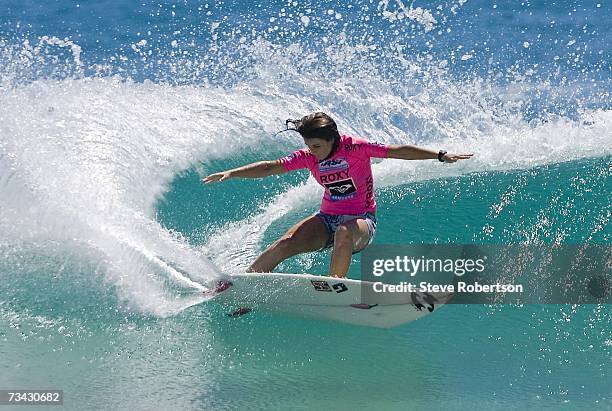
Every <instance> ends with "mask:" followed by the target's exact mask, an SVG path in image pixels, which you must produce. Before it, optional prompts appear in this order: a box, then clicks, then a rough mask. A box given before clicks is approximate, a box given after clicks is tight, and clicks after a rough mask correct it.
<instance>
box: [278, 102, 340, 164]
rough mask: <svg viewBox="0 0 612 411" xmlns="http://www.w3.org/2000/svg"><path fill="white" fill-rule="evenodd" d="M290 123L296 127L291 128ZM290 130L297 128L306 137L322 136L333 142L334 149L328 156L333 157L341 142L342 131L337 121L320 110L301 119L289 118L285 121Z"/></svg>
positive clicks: (323, 138)
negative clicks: (339, 129) (339, 130)
mask: <svg viewBox="0 0 612 411" xmlns="http://www.w3.org/2000/svg"><path fill="white" fill-rule="evenodd" d="M289 123H291V124H293V126H294V128H289ZM285 124H286V125H287V129H288V130H295V131H297V132H298V133H300V135H301V136H302V137H303V138H304V140H306V139H309V138H320V139H321V140H325V141H331V142H333V146H332V150H331V152H330V153H329V156H328V157H331V156H332V155H333V154H334V153H335V152H336V150H337V149H338V145H339V144H340V133H338V126H337V125H336V122H335V121H334V120H333V119H332V118H331V117H330V116H328V115H327V114H325V113H322V112H320V111H318V112H316V113H311V114H308V115H305V116H304V117H302V118H301V119H296V120H292V119H289V120H287V121H286V122H285Z"/></svg>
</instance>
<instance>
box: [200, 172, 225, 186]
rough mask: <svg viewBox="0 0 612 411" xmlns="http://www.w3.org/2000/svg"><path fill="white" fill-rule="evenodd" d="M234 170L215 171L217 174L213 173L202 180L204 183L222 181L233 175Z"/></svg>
mask: <svg viewBox="0 0 612 411" xmlns="http://www.w3.org/2000/svg"><path fill="white" fill-rule="evenodd" d="M231 174H232V172H231V171H222V172H221V173H215V174H211V175H209V176H208V177H204V178H203V179H202V182H203V183H204V184H208V183H214V182H219V183H220V182H222V181H225V180H227V179H228V178H231V177H232V175H231Z"/></svg>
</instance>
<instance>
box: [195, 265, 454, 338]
mask: <svg viewBox="0 0 612 411" xmlns="http://www.w3.org/2000/svg"><path fill="white" fill-rule="evenodd" d="M374 284H375V283H373V282H368V281H360V280H353V279H345V278H334V277H322V276H316V275H311V274H284V273H244V274H242V273H241V274H233V275H230V276H227V277H226V278H224V279H222V280H220V281H219V282H218V283H217V284H216V285H215V286H214V287H212V288H210V289H208V290H206V291H204V294H205V295H207V296H209V297H210V298H211V300H213V301H214V302H217V303H219V304H222V305H223V306H224V307H226V308H227V309H228V315H230V316H232V317H238V316H241V315H244V314H246V313H249V312H251V311H265V312H278V313H285V314H289V315H295V316H299V317H304V318H314V319H318V320H331V321H340V322H343V323H349V324H355V325H362V326H368V327H378V328H391V327H396V326H399V325H402V324H407V323H410V322H412V321H415V320H418V319H420V318H423V317H425V316H427V315H430V314H432V313H434V312H436V311H438V310H439V309H440V307H441V306H443V305H444V304H445V303H447V302H448V301H449V300H450V299H451V298H452V294H451V293H418V292H415V293H406V292H401V293H389V292H385V293H374V292H371V290H372V287H374ZM368 288H369V289H370V292H368Z"/></svg>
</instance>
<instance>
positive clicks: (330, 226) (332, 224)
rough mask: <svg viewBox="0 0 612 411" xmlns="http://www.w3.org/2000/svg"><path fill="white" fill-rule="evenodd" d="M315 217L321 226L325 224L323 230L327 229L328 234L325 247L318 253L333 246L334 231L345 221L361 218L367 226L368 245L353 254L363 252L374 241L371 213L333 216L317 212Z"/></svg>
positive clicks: (372, 214) (373, 219)
mask: <svg viewBox="0 0 612 411" xmlns="http://www.w3.org/2000/svg"><path fill="white" fill-rule="evenodd" d="M315 215H316V216H317V217H319V218H320V219H321V221H323V224H325V228H326V229H327V233H328V234H329V237H328V238H327V244H325V246H323V248H321V249H320V250H319V251H323V250H326V249H328V248H332V247H333V246H334V234H336V230H337V229H338V227H340V225H341V224H344V223H346V222H347V221H351V220H356V219H358V218H363V219H364V220H365V222H366V224H367V225H368V234H369V236H370V238H369V239H368V244H367V245H366V246H365V247H363V248H362V249H361V250H358V251H354V252H353V254H356V253H358V252H360V251H362V250H364V249H365V248H366V247H367V246H369V245H370V244H372V241H373V240H374V234H376V215H375V214H374V213H372V212H369V211H368V212H367V213H363V214H341V215H334V214H326V213H322V212H320V211H319V212H318V213H317V214H315Z"/></svg>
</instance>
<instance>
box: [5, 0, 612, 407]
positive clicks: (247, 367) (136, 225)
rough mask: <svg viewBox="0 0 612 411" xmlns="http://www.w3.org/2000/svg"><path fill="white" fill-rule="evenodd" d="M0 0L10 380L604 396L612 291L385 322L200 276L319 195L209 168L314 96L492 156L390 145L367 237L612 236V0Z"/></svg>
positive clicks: (541, 398)
mask: <svg viewBox="0 0 612 411" xmlns="http://www.w3.org/2000/svg"><path fill="white" fill-rule="evenodd" d="M0 9H2V10H4V12H3V13H2V15H0V370H1V371H0V389H4V388H7V389H8V388H22V389H23V388H30V389H35V388H55V389H63V390H64V394H65V400H64V408H65V409H70V410H82V409H91V408H93V409H151V408H159V409H207V410H208V409H243V408H247V407H248V408H254V409H313V408H325V409H332V410H336V409H339V410H344V409H346V410H349V409H351V410H352V409H369V408H380V409H397V410H400V409H401V410H404V409H419V410H421V409H423V410H439V409H449V410H465V409H469V410H497V409H504V410H506V409H551V410H552V409H554V410H556V409H569V410H591V409H612V397H611V395H610V392H611V390H610V368H611V364H612V362H611V355H610V354H611V349H612V329H611V327H610V324H611V323H612V321H611V316H612V311H611V310H610V306H609V305H605V304H601V305H583V306H571V305H525V306H522V307H515V306H485V305H450V306H446V307H444V308H443V309H442V310H440V311H438V312H437V313H436V314H435V315H431V316H428V317H426V318H424V319H422V320H419V321H416V322H414V323H410V324H407V325H405V326H402V327H398V328H395V329H390V330H379V329H371V328H365V327H358V326H351V325H346V324H340V323H334V322H324V321H313V320H305V319H299V318H292V317H288V316H283V315H272V314H266V313H258V312H254V313H252V314H249V315H245V316H243V317H240V318H237V319H230V318H228V317H227V316H226V313H225V311H224V309H222V308H221V307H220V306H218V305H216V304H214V303H207V302H205V301H204V298H203V297H202V296H201V295H200V293H199V291H200V289H201V288H202V286H203V285H205V284H209V283H211V282H213V281H214V280H215V279H216V278H217V277H218V276H219V275H220V273H222V272H234V271H241V270H244V269H245V268H246V267H247V266H248V265H249V264H250V263H251V262H252V260H253V259H254V258H255V257H256V256H257V255H258V254H259V253H260V252H261V251H262V250H263V249H264V248H265V247H266V246H267V245H268V244H270V243H271V242H272V241H274V240H275V239H276V238H277V237H278V236H279V235H281V234H282V233H284V232H285V230H287V229H288V228H289V227H290V226H291V225H293V224H294V223H295V222H296V221H298V220H299V219H301V218H304V217H306V216H308V215H311V214H313V213H314V212H315V211H316V210H317V207H318V205H319V200H320V197H321V194H322V193H321V189H320V188H319V187H318V186H317V185H316V184H315V183H314V182H313V181H312V180H311V179H309V178H308V176H307V174H306V173H305V172H295V173H290V174H285V175H281V176H273V177H269V178H266V179H259V180H230V181H227V182H225V183H223V184H215V185H206V186H204V185H202V184H201V183H200V179H201V178H202V177H203V176H205V175H207V174H209V173H212V172H216V171H219V170H222V169H226V168H230V167H236V166H239V165H242V164H245V163H248V162H253V161H258V160H262V159H275V158H278V157H280V156H282V155H285V154H286V153H288V152H291V151H293V150H295V149H297V148H300V147H301V146H302V141H300V139H299V136H296V135H292V134H291V133H283V134H281V135H279V136H276V137H273V133H274V132H276V131H278V130H279V129H281V128H282V126H283V124H284V120H285V119H286V118H290V117H293V118H294V117H296V116H299V115H303V114H305V113H308V112H311V111H314V110H324V111H327V112H329V113H330V114H332V115H333V116H334V118H336V120H337V121H338V123H339V126H340V129H341V130H343V131H344V132H347V133H349V134H355V135H359V136H363V137H369V138H371V139H373V140H378V141H384V142H387V143H393V144H408V143H409V144H418V145H422V146H426V147H430V148H433V149H439V148H445V149H447V150H449V151H457V152H463V151H467V152H474V153H475V156H474V158H473V159H472V160H470V161H465V162H461V163H457V164H453V165H450V164H440V163H438V162H436V161H415V162H408V161H400V160H384V161H376V162H375V164H374V165H373V170H374V176H375V182H376V196H377V203H378V212H377V217H378V229H377V234H376V239H375V243H376V244H409V243H465V244H508V243H523V244H533V245H542V244H581V243H594V244H608V245H609V244H610V242H611V234H612V232H611V230H610V213H611V208H610V193H611V192H612V183H611V182H610V174H611V173H612V168H611V164H612V131H611V130H612V128H611V126H612V114H611V111H610V109H611V107H610V101H612V100H611V99H610V91H611V84H612V83H611V82H610V78H611V77H610V74H611V72H612V68H611V66H610V61H612V60H611V58H610V55H611V48H610V44H612V42H611V41H610V39H611V35H612V34H611V32H610V29H609V24H608V21H609V16H610V6H609V4H607V3H605V2H600V3H598V2H592V3H591V2H579V3H576V2H556V3H554V4H552V3H551V4H547V3H540V2H537V3H529V2H523V3H521V4H513V3H507V4H506V3H504V4H501V3H500V4H490V3H487V2H482V1H473V2H472V1H469V2H463V1H459V2H454V1H448V2H437V3H436V2H427V3H425V2H422V3H420V2H414V3H412V6H409V5H403V6H400V3H399V2H391V1H389V2H381V3H380V4H376V3H370V2H369V1H357V2H351V3H350V4H349V3H346V4H345V3H344V2H334V1H324V2H317V3H311V2H307V1H306V2H292V3H290V4H289V3H286V2H267V3H265V4H264V3H256V2H253V3H251V2H249V3H247V2H240V1H231V2H218V1H217V2H209V3H202V4H199V3H198V4H195V3H193V2H189V1H186V2H177V3H172V2H159V3H155V4H153V3H148V2H142V3H140V4H138V5H136V4H133V5H123V6H121V7H119V6H116V5H115V4H114V3H110V2H98V3H95V4H93V3H92V4H79V5H76V4H73V3H71V2H66V1H63V0H58V1H54V2H48V3H39V2H28V1H26V2H20V3H19V4H16V3H14V2H6V1H4V2H3V1H1V0H0ZM359 263H360V256H359V255H356V256H354V260H353V263H352V265H351V270H350V272H349V276H350V277H352V278H359V271H360V267H359ZM328 265H329V253H311V254H305V255H302V256H298V257H295V258H292V259H290V260H287V261H285V262H284V263H282V264H281V265H280V266H279V267H278V271H282V272H310V273H317V274H325V273H326V272H327V269H328ZM531 280H532V281H534V282H535V283H539V279H538V278H534V279H531ZM545 285H548V286H551V285H550V284H545ZM6 408H7V409H10V407H6ZM19 409H27V407H25V408H19ZM33 409H38V408H34V407H33Z"/></svg>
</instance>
